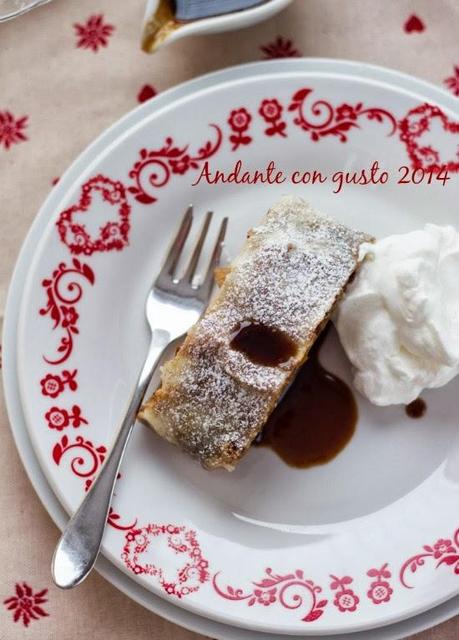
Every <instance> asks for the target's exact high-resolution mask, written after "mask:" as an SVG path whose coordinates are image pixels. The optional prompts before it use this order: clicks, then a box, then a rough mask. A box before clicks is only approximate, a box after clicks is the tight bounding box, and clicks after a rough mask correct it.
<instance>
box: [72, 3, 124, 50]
mask: <svg viewBox="0 0 459 640" xmlns="http://www.w3.org/2000/svg"><path fill="white" fill-rule="evenodd" d="M73 28H74V29H75V33H76V35H77V43H76V46H77V47H78V48H79V49H91V50H92V51H94V53H96V52H97V51H99V49H100V48H101V47H107V46H108V41H109V38H110V37H111V36H112V34H113V31H114V30H115V27H114V26H113V25H112V24H108V23H107V22H104V16H103V14H101V13H100V14H98V15H94V16H90V17H89V18H88V19H87V20H86V22H85V23H83V24H79V23H78V22H77V23H75V24H74V25H73Z"/></svg>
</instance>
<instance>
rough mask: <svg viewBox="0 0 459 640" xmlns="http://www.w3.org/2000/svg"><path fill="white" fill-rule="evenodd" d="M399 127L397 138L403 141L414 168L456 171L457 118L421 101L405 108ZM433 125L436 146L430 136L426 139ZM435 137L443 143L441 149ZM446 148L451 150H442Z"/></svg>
mask: <svg viewBox="0 0 459 640" xmlns="http://www.w3.org/2000/svg"><path fill="white" fill-rule="evenodd" d="M399 127H400V139H401V140H402V142H404V143H405V145H406V149H407V151H408V155H409V157H410V159H411V163H412V167H413V169H424V170H425V171H434V172H438V171H444V170H447V171H459V135H458V134H459V122H451V121H450V120H449V119H448V118H447V116H446V115H445V114H444V113H443V111H442V110H441V109H439V108H438V107H435V106H433V105H431V104H422V105H420V106H419V107H416V108H414V109H411V111H408V113H407V115H406V116H405V117H404V118H403V120H401V121H400V124H399ZM433 128H435V129H436V136H435V144H436V146H435V147H434V146H433V143H432V140H430V141H429V134H430V136H431V137H432V130H433ZM439 133H441V135H442V139H440V138H439V136H438V134H439ZM444 136H445V137H444ZM437 140H438V141H440V142H442V143H443V144H442V147H443V148H442V149H441V150H440V149H438V148H437V147H438V142H437ZM445 148H451V150H450V151H446V152H445ZM446 154H448V156H447V157H445V155H446ZM449 154H452V155H449Z"/></svg>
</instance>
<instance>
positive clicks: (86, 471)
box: [52, 436, 107, 491]
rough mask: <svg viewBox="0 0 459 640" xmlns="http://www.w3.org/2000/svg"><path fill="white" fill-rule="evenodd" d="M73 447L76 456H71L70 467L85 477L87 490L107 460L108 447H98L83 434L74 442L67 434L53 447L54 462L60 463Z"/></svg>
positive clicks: (80, 476)
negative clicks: (83, 436)
mask: <svg viewBox="0 0 459 640" xmlns="http://www.w3.org/2000/svg"><path fill="white" fill-rule="evenodd" d="M72 449H75V451H74V453H75V457H73V458H71V461H70V468H71V470H72V471H73V473H74V474H75V475H76V476H78V477H79V478H84V479H85V483H84V489H85V491H87V490H88V489H89V487H90V486H91V483H92V481H93V479H94V476H95V474H96V473H97V471H98V469H99V467H100V465H101V464H102V463H103V461H104V460H105V454H106V453H107V449H106V447H104V446H103V445H100V446H98V447H96V446H95V445H94V444H93V443H92V442H91V441H90V440H85V439H84V438H82V437H81V436H77V437H76V438H75V441H74V442H71V441H70V440H69V439H68V437H67V436H62V438H61V440H60V442H57V443H56V444H55V445H54V447H53V451H52V457H53V460H54V462H55V463H56V464H57V465H59V464H60V463H61V460H62V458H63V457H65V455H66V454H67V452H68V451H70V450H72Z"/></svg>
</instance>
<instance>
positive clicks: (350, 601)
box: [333, 589, 359, 613]
mask: <svg viewBox="0 0 459 640" xmlns="http://www.w3.org/2000/svg"><path fill="white" fill-rule="evenodd" d="M333 604H334V605H335V607H338V609H339V610H340V611H341V612H342V613H344V612H345V611H349V612H351V611H355V610H356V609H357V605H358V604H359V597H358V596H356V595H355V593H354V592H353V591H352V589H343V590H342V591H340V592H339V593H337V594H336V596H335V599H334V600H333Z"/></svg>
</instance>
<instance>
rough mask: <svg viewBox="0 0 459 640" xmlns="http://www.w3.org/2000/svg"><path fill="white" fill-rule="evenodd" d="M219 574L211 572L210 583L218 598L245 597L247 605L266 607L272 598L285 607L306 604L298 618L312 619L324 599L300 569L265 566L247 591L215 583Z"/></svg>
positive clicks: (234, 599) (324, 604) (294, 607)
mask: <svg viewBox="0 0 459 640" xmlns="http://www.w3.org/2000/svg"><path fill="white" fill-rule="evenodd" d="M219 575H220V573H216V574H215V575H214V577H213V579H212V584H213V587H214V589H215V591H216V592H217V593H218V595H219V596H221V597H222V598H225V599H226V600H232V601H241V600H246V602H247V605H248V606H249V607H252V606H253V605H254V604H260V605H263V606H265V607H267V606H269V605H272V604H275V603H276V602H278V603H279V604H280V605H281V606H282V607H284V608H286V609H298V608H300V607H306V613H305V615H304V616H303V618H302V620H303V622H314V620H317V619H318V618H320V616H321V615H322V614H323V612H324V608H325V606H326V605H327V602H328V601H327V600H320V599H319V598H318V594H319V593H321V591H322V588H321V587H319V586H318V585H316V584H314V582H313V581H312V580H309V579H306V578H305V577H304V573H303V571H301V569H297V570H296V571H295V573H288V574H286V575H280V574H275V573H273V570H272V569H271V568H269V567H268V568H267V569H266V577H264V578H263V579H262V580H261V581H260V582H253V583H252V584H253V585H254V587H255V588H254V589H252V590H251V591H247V592H244V590H243V589H239V588H234V587H232V586H230V585H228V586H226V587H225V589H222V588H221V587H219V586H218V584H217V577H218V576H219ZM299 590H302V591H303V592H304V596H302V595H300V593H299Z"/></svg>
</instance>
